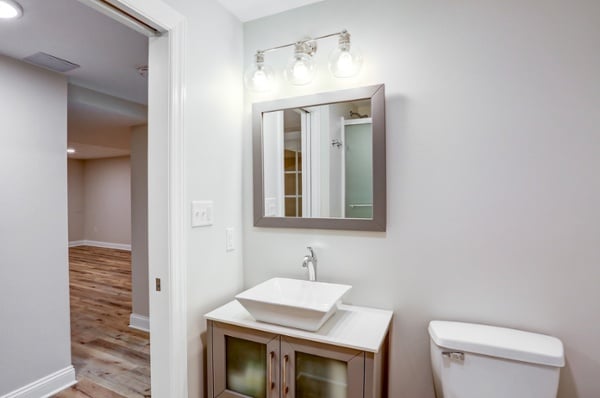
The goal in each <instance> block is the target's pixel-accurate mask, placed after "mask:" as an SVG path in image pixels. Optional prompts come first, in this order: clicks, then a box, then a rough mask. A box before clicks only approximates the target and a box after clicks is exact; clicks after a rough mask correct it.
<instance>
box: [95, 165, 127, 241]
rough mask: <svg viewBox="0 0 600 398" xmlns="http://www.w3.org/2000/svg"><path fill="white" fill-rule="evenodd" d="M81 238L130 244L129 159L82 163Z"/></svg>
mask: <svg viewBox="0 0 600 398" xmlns="http://www.w3.org/2000/svg"><path fill="white" fill-rule="evenodd" d="M83 173H84V177H83V183H84V188H83V192H84V232H83V234H84V239H86V240H92V241H98V242H108V243H120V244H125V245H128V244H131V181H130V180H131V165H130V160H129V156H121V157H116V158H107V159H88V160H85V161H84V171H83Z"/></svg>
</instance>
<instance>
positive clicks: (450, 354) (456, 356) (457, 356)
mask: <svg viewBox="0 0 600 398" xmlns="http://www.w3.org/2000/svg"><path fill="white" fill-rule="evenodd" d="M442 356H443V357H445V358H449V359H453V360H455V361H464V360H465V353H464V352H458V351H442Z"/></svg>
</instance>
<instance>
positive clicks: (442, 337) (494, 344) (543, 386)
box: [429, 321, 565, 398]
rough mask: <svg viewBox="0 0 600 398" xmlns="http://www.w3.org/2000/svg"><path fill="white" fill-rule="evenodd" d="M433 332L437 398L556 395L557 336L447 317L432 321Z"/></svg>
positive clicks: (560, 353) (559, 353)
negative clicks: (443, 319) (455, 320)
mask: <svg viewBox="0 0 600 398" xmlns="http://www.w3.org/2000/svg"><path fill="white" fill-rule="evenodd" d="M429 336H430V337H431V344H430V345H431V365H432V370H433V379H434V383H435V392H436V396H437V398H556V394H557V390H558V379H559V376H560V368H561V367H563V366H564V365H565V358H564V351H563V345H562V342H561V341H560V340H559V339H557V338H556V337H551V336H545V335H541V334H535V333H529V332H523V331H520V330H514V329H506V328H499V327H494V326H486V325H478V324H472V323H462V322H445V321H431V322H430V323H429Z"/></svg>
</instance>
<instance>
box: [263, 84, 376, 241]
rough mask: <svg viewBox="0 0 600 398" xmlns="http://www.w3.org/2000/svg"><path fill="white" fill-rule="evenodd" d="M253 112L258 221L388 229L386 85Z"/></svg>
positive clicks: (272, 104) (290, 100)
mask: <svg viewBox="0 0 600 398" xmlns="http://www.w3.org/2000/svg"><path fill="white" fill-rule="evenodd" d="M252 111H253V182H254V225H255V226H257V227H280V228H320V229H341V230H360V231H385V228H386V185H385V182H386V161H385V92H384V86H383V85H375V86H368V87H360V88H354V89H349V90H341V91H333V92H327V93H320V94H314V95H308V96H303V97H293V98H286V99H281V100H276V101H269V102H260V103H255V104H254V105H253V109H252Z"/></svg>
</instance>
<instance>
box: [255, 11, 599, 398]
mask: <svg viewBox="0 0 600 398" xmlns="http://www.w3.org/2000/svg"><path fill="white" fill-rule="evenodd" d="M599 20H600V2H598V1H590V0H576V1H558V0H551V1H537V0H534V1H528V2H523V1H519V0H506V1H495V2H480V1H468V2H467V1H460V2H440V1H430V0H401V1H400V0H377V1H374V2H370V3H365V2H363V1H357V0H328V1H325V2H322V3H318V4H315V5H312V6H308V7H304V8H300V9H297V10H293V11H291V12H287V13H284V14H281V15H277V16H273V17H268V18H264V19H260V20H257V21H254V22H249V23H247V24H245V25H244V32H245V38H244V47H245V58H244V59H245V62H246V64H248V63H249V62H251V60H252V55H253V53H254V51H256V50H257V49H261V48H266V47H270V46H272V45H277V44H282V43H286V42H293V41H295V40H298V39H301V38H303V37H306V36H307V35H308V36H316V35H320V34H326V33H330V32H335V31H339V30H341V29H342V28H346V29H348V30H349V31H350V33H351V34H352V40H353V43H355V44H357V45H358V46H360V47H361V48H362V50H363V54H364V58H365V65H364V70H363V72H362V74H361V75H360V77H358V78H356V79H354V80H350V81H347V82H344V81H341V80H340V81H333V80H332V79H331V78H329V77H328V72H327V71H326V58H327V53H328V51H329V49H330V48H333V46H334V45H335V40H331V42H328V43H325V42H323V43H319V46H320V48H319V52H318V54H317V58H318V63H319V66H320V67H321V68H322V69H325V71H324V72H323V73H321V74H319V75H318V78H317V81H316V82H315V83H314V84H312V85H310V86H307V87H305V88H288V87H286V86H283V88H281V89H280V90H279V91H277V92H276V93H274V94H272V95H270V96H264V95H263V96H262V97H259V96H256V95H250V94H249V93H248V94H247V98H246V99H247V101H246V107H245V117H244V128H245V130H244V175H243V177H244V190H243V195H244V196H243V197H244V225H245V228H244V248H245V251H244V265H245V267H244V275H245V285H246V286H250V285H253V284H256V283H258V282H260V281H262V280H265V279H267V278H269V277H272V276H276V275H277V276H293V277H301V278H302V277H305V274H304V270H303V269H302V268H301V266H300V262H301V259H302V256H303V255H304V246H306V245H307V244H310V245H312V246H315V247H316V253H317V255H318V256H319V276H320V278H321V279H322V280H324V281H338V282H342V283H349V284H352V285H353V286H354V287H353V290H352V293H351V296H350V300H351V301H352V302H353V303H355V304H361V305H366V306H374V307H382V308H392V309H394V311H395V317H394V321H393V329H392V332H391V336H392V338H391V357H390V365H391V369H390V372H391V377H390V385H389V391H390V396H391V397H394V398H400V397H406V398H432V397H433V389H432V381H431V371H430V365H429V357H428V352H429V351H428V350H429V348H428V335H427V323H428V322H429V320H431V319H455V320H462V321H476V322H484V323H490V324H497V325H506V326H509V327H517V328H522V329H526V330H531V331H536V332H542V333H548V334H552V335H555V336H558V337H560V338H561V339H562V340H563V342H564V343H565V347H566V357H567V367H566V368H565V369H563V371H562V374H561V384H560V397H561V398H578V397H581V398H588V397H596V396H600V384H599V383H598V374H600V360H599V359H598V358H600V342H599V341H598V336H600V311H598V302H600V289H598V281H599V280H600V267H599V266H598V264H600V211H598V203H600V179H599V178H598V170H600V157H599V156H598V148H600V134H598V126H599V125H600V112H599V111H598V109H600V79H599V78H598V71H600V52H599V51H598V42H599V41H600V23H598V21H599ZM281 53H283V54H282V55H281V56H280V55H276V54H274V55H273V56H271V54H267V57H266V59H267V62H272V63H273V64H275V63H277V66H278V67H281V66H282V65H283V64H284V63H285V58H287V57H289V56H290V55H291V53H290V52H286V51H282V52H281ZM282 58H283V59H282ZM375 83H385V84H386V97H387V100H386V106H387V109H386V112H387V113H386V115H387V159H388V162H387V172H388V178H387V184H388V185H387V186H388V191H387V192H388V193H387V195H388V203H389V205H388V230H387V232H386V233H359V232H343V231H317V230H284V229H267V228H254V227H253V226H252V225H253V220H252V174H251V173H252V167H251V155H252V152H251V130H250V129H251V120H250V112H251V107H250V103H251V102H252V101H256V100H261V99H267V98H268V99H272V98H275V97H284V96H290V95H299V94H306V93H310V92H318V91H326V90H333V89H337V88H342V87H352V86H359V85H368V84H375Z"/></svg>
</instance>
